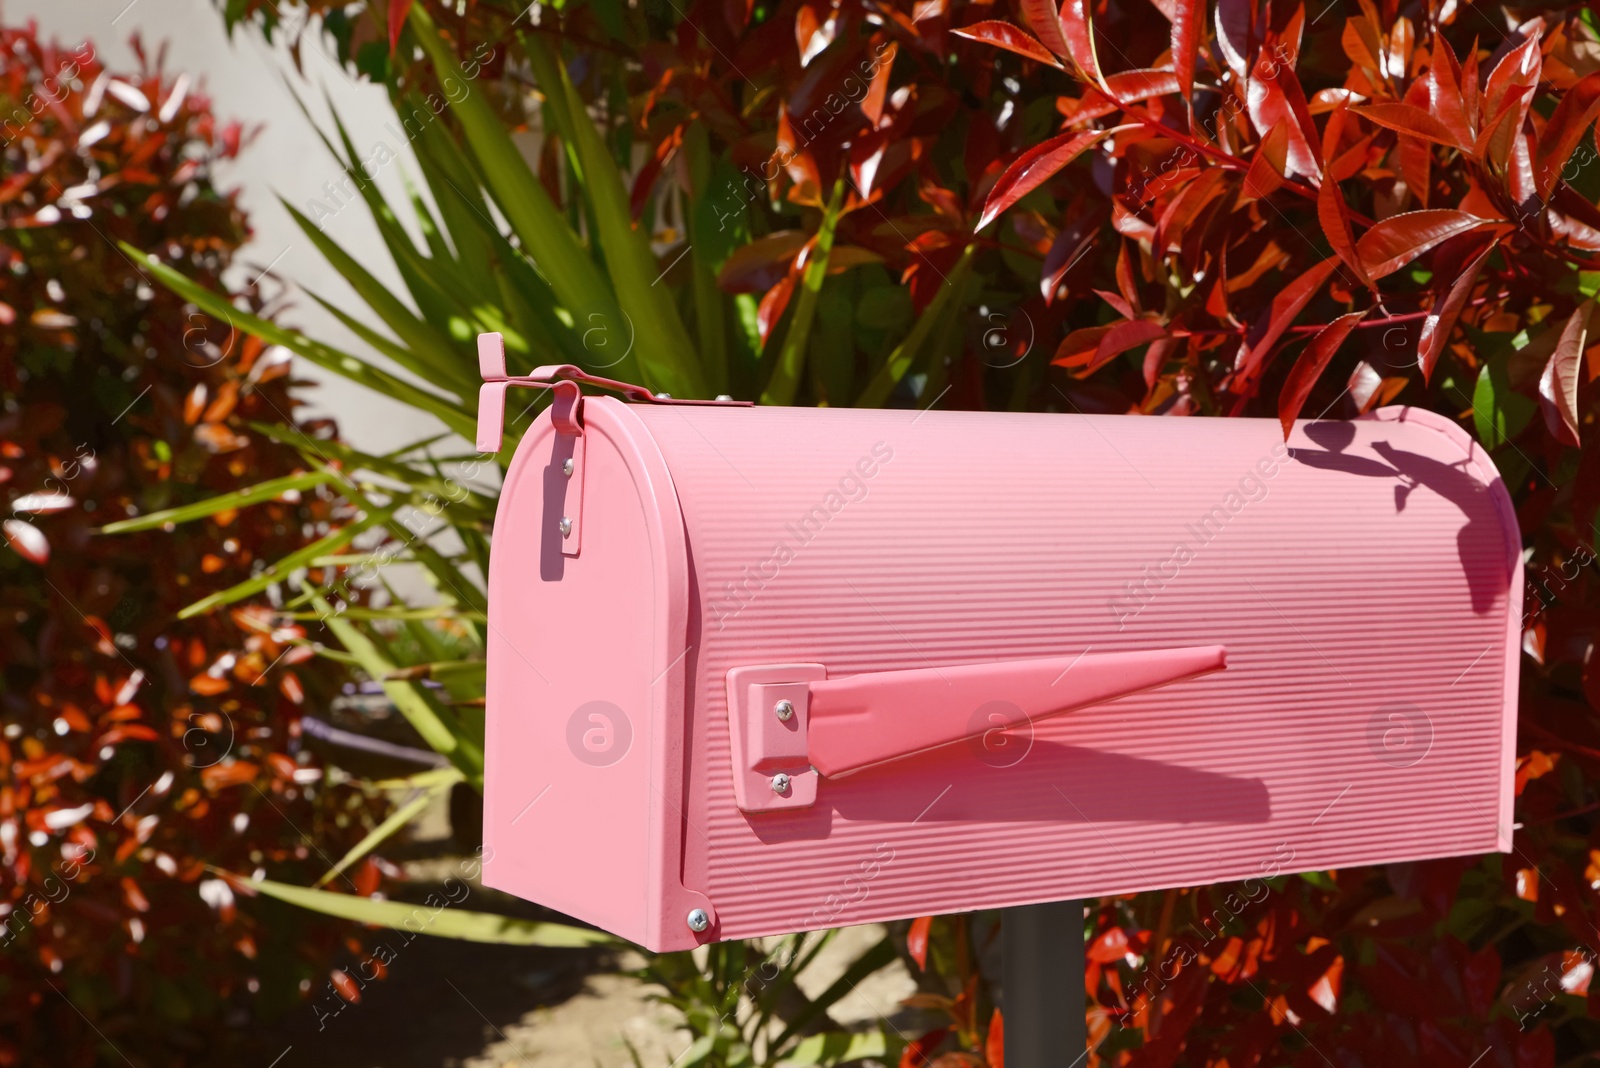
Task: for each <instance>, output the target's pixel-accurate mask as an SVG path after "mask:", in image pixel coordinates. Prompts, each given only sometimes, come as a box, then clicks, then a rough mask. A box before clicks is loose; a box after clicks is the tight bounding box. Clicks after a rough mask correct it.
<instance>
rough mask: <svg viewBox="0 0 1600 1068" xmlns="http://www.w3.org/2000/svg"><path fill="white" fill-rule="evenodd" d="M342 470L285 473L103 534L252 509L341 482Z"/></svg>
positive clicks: (127, 521)
mask: <svg viewBox="0 0 1600 1068" xmlns="http://www.w3.org/2000/svg"><path fill="white" fill-rule="evenodd" d="M338 478H339V476H338V473H337V472H334V471H330V470H326V469H324V470H321V471H307V472H305V473H303V474H299V475H285V476H284V477H283V478H274V479H269V480H268V481H266V482H258V483H257V484H255V485H254V486H251V487H250V488H249V489H242V490H235V491H233V492H232V493H224V494H222V495H221V496H219V497H211V498H208V499H207V500H203V501H196V502H195V503H194V504H186V505H183V506H182V507H179V508H166V509H163V510H161V511H159V512H151V513H150V514H148V515H141V516H135V517H134V518H132V519H119V520H117V521H116V522H115V523H107V524H106V525H105V526H103V527H101V528H100V533H102V534H127V533H130V532H133V531H138V530H155V529H157V528H159V527H164V526H166V525H167V524H168V523H174V524H176V523H188V522H191V521H193V520H196V519H204V518H205V517H207V516H211V515H216V514H217V513H218V512H225V511H227V510H228V509H230V508H248V507H249V506H250V505H252V504H261V503H263V502H265V501H275V500H277V499H278V498H279V497H282V496H283V495H284V494H285V493H290V492H293V491H297V490H308V489H313V488H315V487H317V486H320V485H322V484H323V483H324V482H335V481H338Z"/></svg>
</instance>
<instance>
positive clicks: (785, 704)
mask: <svg viewBox="0 0 1600 1068" xmlns="http://www.w3.org/2000/svg"><path fill="white" fill-rule="evenodd" d="M772 711H773V712H775V713H777V715H778V718H779V719H781V720H783V722H785V723H788V722H789V721H790V720H791V719H794V702H793V701H779V702H778V703H777V704H775V705H773V706H772Z"/></svg>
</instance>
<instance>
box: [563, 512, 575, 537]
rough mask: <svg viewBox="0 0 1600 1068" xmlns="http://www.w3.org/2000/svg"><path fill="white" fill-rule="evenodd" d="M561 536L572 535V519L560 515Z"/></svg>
mask: <svg viewBox="0 0 1600 1068" xmlns="http://www.w3.org/2000/svg"><path fill="white" fill-rule="evenodd" d="M561 536H562V537H563V538H568V537H571V536H572V520H570V519H568V518H567V517H566V516H562V517H561Z"/></svg>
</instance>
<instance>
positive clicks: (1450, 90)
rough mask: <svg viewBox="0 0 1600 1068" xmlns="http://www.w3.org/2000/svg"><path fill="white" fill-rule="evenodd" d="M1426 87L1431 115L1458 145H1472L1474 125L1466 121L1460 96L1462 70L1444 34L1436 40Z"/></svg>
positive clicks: (1464, 107) (1465, 110)
mask: <svg viewBox="0 0 1600 1068" xmlns="http://www.w3.org/2000/svg"><path fill="white" fill-rule="evenodd" d="M1426 83H1427V86H1428V111H1429V112H1430V113H1431V115H1432V116H1433V117H1435V118H1437V119H1438V120H1439V121H1440V122H1441V123H1443V124H1444V127H1445V129H1447V130H1449V131H1450V133H1451V135H1452V136H1453V137H1454V138H1455V140H1456V144H1459V145H1470V144H1472V140H1473V138H1472V121H1471V120H1470V119H1469V118H1468V117H1467V104H1466V97H1465V96H1463V95H1462V92H1461V66H1460V64H1459V63H1457V62H1456V54H1455V53H1454V52H1453V51H1451V50H1450V42H1449V41H1446V40H1445V39H1444V34H1442V33H1436V34H1434V36H1433V59H1432V60H1430V61H1429V63H1428V74H1427V78H1426ZM1474 88H1476V86H1474Z"/></svg>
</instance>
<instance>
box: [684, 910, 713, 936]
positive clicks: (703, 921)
mask: <svg viewBox="0 0 1600 1068" xmlns="http://www.w3.org/2000/svg"><path fill="white" fill-rule="evenodd" d="M710 926H711V917H710V916H707V915H706V910H705V909H690V910H689V930H691V931H693V932H694V933H695V934H699V933H700V932H701V931H704V930H705V929H706V928H707V927H710Z"/></svg>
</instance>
